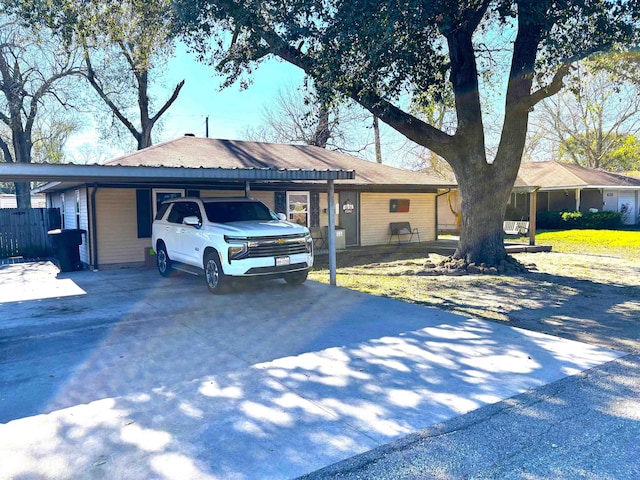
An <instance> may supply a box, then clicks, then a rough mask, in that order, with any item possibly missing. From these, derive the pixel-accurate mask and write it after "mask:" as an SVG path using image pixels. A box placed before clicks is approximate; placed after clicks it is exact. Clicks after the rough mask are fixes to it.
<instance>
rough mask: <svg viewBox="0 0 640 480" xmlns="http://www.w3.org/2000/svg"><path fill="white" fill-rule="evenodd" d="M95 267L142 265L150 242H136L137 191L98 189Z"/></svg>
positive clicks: (142, 240) (140, 240) (144, 240)
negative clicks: (96, 259) (96, 261)
mask: <svg viewBox="0 0 640 480" xmlns="http://www.w3.org/2000/svg"><path fill="white" fill-rule="evenodd" d="M96 217H97V222H98V225H97V226H98V266H99V267H100V268H103V267H108V265H109V264H123V265H127V264H136V263H139V264H141V265H142V264H144V259H145V256H144V251H145V249H146V248H149V247H151V239H150V238H138V225H137V214H136V191H135V190H134V189H128V188H111V189H106V188H100V189H98V192H97V194H96Z"/></svg>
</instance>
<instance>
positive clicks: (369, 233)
mask: <svg viewBox="0 0 640 480" xmlns="http://www.w3.org/2000/svg"><path fill="white" fill-rule="evenodd" d="M392 198H406V199H409V200H410V201H411V204H410V207H409V212H406V213H400V212H394V213H391V212H389V201H390V200H391V199H392ZM360 212H361V216H360V224H361V232H360V243H361V245H362V246H366V245H381V244H385V243H388V242H389V224H390V223H391V222H410V223H411V227H413V228H418V229H419V230H420V240H422V241H423V242H424V241H428V240H435V238H436V232H435V228H434V227H435V194H434V193H413V194H404V193H401V194H399V193H393V194H389V193H362V195H361V196H360ZM395 240H396V238H395V237H394V241H395ZM413 241H414V242H417V241H418V238H417V237H416V236H414V237H413Z"/></svg>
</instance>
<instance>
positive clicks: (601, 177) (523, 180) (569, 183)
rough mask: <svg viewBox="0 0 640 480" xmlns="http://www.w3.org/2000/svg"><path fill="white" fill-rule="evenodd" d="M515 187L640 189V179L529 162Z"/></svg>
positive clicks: (572, 166)
mask: <svg viewBox="0 0 640 480" xmlns="http://www.w3.org/2000/svg"><path fill="white" fill-rule="evenodd" d="M515 187H542V188H543V189H545V188H546V189H553V188H582V187H640V179H639V178H634V177H627V176H624V175H619V174H616V173H611V172H605V171H602V170H594V169H589V168H584V167H580V166H578V165H574V164H571V163H560V162H551V161H550V162H529V163H523V164H522V165H521V166H520V171H519V172H518V178H517V179H516V183H515Z"/></svg>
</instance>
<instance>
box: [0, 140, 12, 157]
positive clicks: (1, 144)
mask: <svg viewBox="0 0 640 480" xmlns="http://www.w3.org/2000/svg"><path fill="white" fill-rule="evenodd" d="M0 150H2V154H3V155H4V161H5V162H7V163H15V160H14V159H13V155H11V150H10V149H9V145H7V143H6V142H5V141H4V140H3V139H2V138H0Z"/></svg>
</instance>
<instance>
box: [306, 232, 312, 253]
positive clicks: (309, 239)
mask: <svg viewBox="0 0 640 480" xmlns="http://www.w3.org/2000/svg"><path fill="white" fill-rule="evenodd" d="M304 240H305V242H306V243H307V252H309V253H311V252H313V238H312V237H311V234H310V233H307V234H305V236H304Z"/></svg>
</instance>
